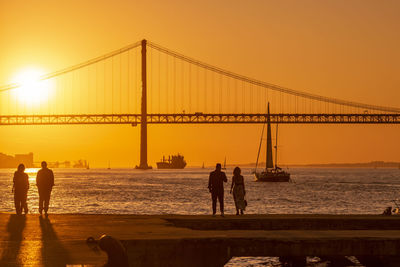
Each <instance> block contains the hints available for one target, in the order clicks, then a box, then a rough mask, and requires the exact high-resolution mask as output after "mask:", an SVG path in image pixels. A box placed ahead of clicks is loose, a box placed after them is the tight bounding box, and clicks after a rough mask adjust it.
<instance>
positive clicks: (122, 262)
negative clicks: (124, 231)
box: [99, 235, 129, 267]
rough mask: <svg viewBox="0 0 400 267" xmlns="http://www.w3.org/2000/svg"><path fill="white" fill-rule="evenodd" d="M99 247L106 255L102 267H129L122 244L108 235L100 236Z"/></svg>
mask: <svg viewBox="0 0 400 267" xmlns="http://www.w3.org/2000/svg"><path fill="white" fill-rule="evenodd" d="M99 247H100V248H101V250H103V251H105V252H106V253H107V256H108V259H107V263H106V264H105V265H104V267H129V261H128V254H127V253H126V248H125V247H124V246H123V245H122V243H121V242H120V241H119V240H118V239H116V238H113V237H111V236H109V235H102V236H101V237H100V239H99Z"/></svg>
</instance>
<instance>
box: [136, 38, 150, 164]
mask: <svg viewBox="0 0 400 267" xmlns="http://www.w3.org/2000/svg"><path fill="white" fill-rule="evenodd" d="M146 44H147V41H146V39H143V40H142V110H141V123H140V165H139V166H136V168H137V169H143V170H147V169H151V167H150V166H149V165H148V164H147V66H146V65H147V62H146Z"/></svg>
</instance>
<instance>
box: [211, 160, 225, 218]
mask: <svg viewBox="0 0 400 267" xmlns="http://www.w3.org/2000/svg"><path fill="white" fill-rule="evenodd" d="M227 181H228V179H227V178H226V175H225V173H224V172H222V171H221V164H220V163H217V165H216V167H215V171H212V172H211V173H210V177H209V179H208V190H209V191H210V193H211V199H212V210H213V216H215V213H217V198H218V201H219V209H220V211H221V216H222V217H224V182H225V183H226V182H227Z"/></svg>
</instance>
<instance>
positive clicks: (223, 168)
mask: <svg viewBox="0 0 400 267" xmlns="http://www.w3.org/2000/svg"><path fill="white" fill-rule="evenodd" d="M222 170H226V157H225V160H224V166H222Z"/></svg>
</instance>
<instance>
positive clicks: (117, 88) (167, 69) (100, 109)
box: [0, 40, 400, 169]
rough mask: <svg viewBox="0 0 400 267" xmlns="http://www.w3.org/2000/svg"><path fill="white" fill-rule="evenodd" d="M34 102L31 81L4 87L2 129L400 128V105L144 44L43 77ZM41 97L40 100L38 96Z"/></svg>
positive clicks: (0, 101)
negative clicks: (281, 81) (317, 89)
mask: <svg viewBox="0 0 400 267" xmlns="http://www.w3.org/2000/svg"><path fill="white" fill-rule="evenodd" d="M38 84H39V87H40V88H39V90H38V94H39V95H40V96H43V98H42V99H41V100H40V101H39V100H38V101H33V100H32V99H27V98H26V97H21V94H24V93H26V88H25V89H24V85H23V84H18V83H14V84H8V85H4V86H1V87H0V125H2V126H4V125H62V124H64V125H65V124H71V125H73V124H131V125H133V126H136V125H138V124H140V127H141V157H140V158H141V159H140V166H139V167H140V168H143V169H146V168H148V165H147V124H148V123H150V124H179V123H181V124H191V123H197V124H212V123H218V124H221V123H264V122H265V120H266V106H267V103H268V102H270V103H271V107H272V108H271V112H272V114H271V122H272V123H310V124H317V123H331V124H332V123H333V124H353V123H363V124H398V123H400V108H397V107H385V106H379V105H371V104H364V103H358V102H353V101H346V100H341V99H337V98H332V97H325V96H321V95H316V94H310V93H306V92H302V91H298V90H293V89H290V88H286V87H282V86H278V85H275V84H271V83H267V82H263V81H260V80H256V79H253V78H250V77H247V76H243V75H240V74H236V73H233V72H231V71H227V70H224V69H221V68H219V67H215V66H212V65H210V64H207V63H204V62H201V61H198V60H196V59H193V58H190V57H187V56H185V55H183V54H180V53H177V52H174V51H172V50H170V49H167V48H164V47H162V46H160V45H158V44H155V43H153V42H149V41H147V40H142V41H139V42H136V43H134V44H131V45H129V46H126V47H124V48H121V49H119V50H116V51H113V52H111V53H108V54H106V55H103V56H100V57H97V58H94V59H91V60H89V61H87V62H83V63H81V64H78V65H75V66H72V67H69V68H66V69H62V70H60V71H56V72H53V73H49V74H46V75H44V76H42V77H40V79H39V81H38ZM35 100H37V99H36V98H35Z"/></svg>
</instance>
